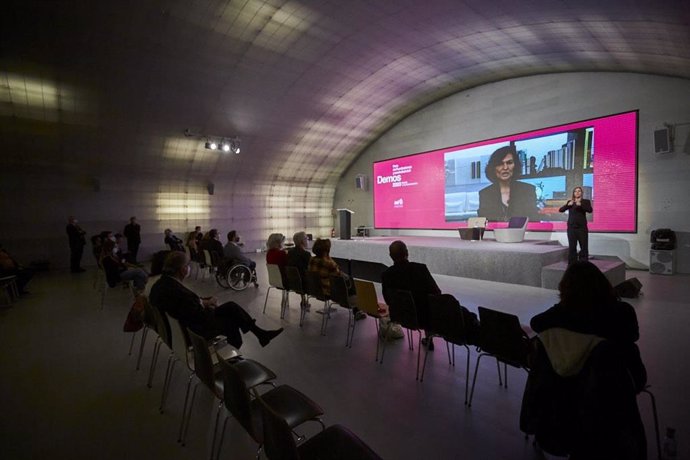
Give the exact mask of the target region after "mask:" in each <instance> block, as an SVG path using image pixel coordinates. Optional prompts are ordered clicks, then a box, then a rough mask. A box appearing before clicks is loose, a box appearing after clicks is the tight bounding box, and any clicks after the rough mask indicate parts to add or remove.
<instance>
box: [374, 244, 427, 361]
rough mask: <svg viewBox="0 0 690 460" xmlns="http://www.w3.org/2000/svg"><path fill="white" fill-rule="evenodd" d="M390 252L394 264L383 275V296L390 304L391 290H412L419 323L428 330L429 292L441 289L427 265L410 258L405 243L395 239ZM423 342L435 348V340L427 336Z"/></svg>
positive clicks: (389, 249) (389, 248)
mask: <svg viewBox="0 0 690 460" xmlns="http://www.w3.org/2000/svg"><path fill="white" fill-rule="evenodd" d="M388 253H389V255H390V257H391V259H393V265H392V266H390V267H388V268H387V269H386V271H384V272H383V274H382V275H381V284H382V289H383V298H384V299H385V300H386V303H387V304H388V305H390V304H391V290H394V289H400V290H406V291H410V292H411V293H412V298H413V299H414V303H415V307H417V318H418V321H419V325H420V327H421V328H422V329H425V330H426V328H427V327H428V325H429V294H441V289H439V287H438V285H437V284H436V280H434V278H433V277H432V276H431V273H430V272H429V269H428V268H427V266H426V265H424V264H420V263H417V262H410V261H409V260H408V257H409V253H408V251H407V246H406V245H405V243H403V242H402V241H400V240H397V241H393V242H392V243H391V245H390V246H389V247H388ZM423 343H424V344H427V345H428V347H429V350H433V349H434V344H433V342H431V341H429V340H428V339H427V338H425V339H424V341H423Z"/></svg>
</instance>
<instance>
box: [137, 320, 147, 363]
mask: <svg viewBox="0 0 690 460" xmlns="http://www.w3.org/2000/svg"><path fill="white" fill-rule="evenodd" d="M148 333H149V327H148V326H147V325H144V330H143V331H142V332H141V343H140V344H139V356H137V367H136V370H137V371H138V370H139V368H140V367H141V355H143V354H144V344H145V343H146V337H147V336H148Z"/></svg>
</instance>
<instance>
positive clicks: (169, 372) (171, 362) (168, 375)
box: [158, 352, 177, 414]
mask: <svg viewBox="0 0 690 460" xmlns="http://www.w3.org/2000/svg"><path fill="white" fill-rule="evenodd" d="M175 364H177V358H176V356H175V354H174V353H172V352H171V353H170V356H169V357H168V366H167V367H166V369H165V380H163V390H162V392H161V405H160V407H159V408H158V412H160V413H161V414H162V413H163V410H164V409H165V402H166V401H167V400H168V392H169V391H170V382H171V381H172V376H173V371H174V370H175Z"/></svg>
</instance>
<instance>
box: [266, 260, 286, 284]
mask: <svg viewBox="0 0 690 460" xmlns="http://www.w3.org/2000/svg"><path fill="white" fill-rule="evenodd" d="M266 270H268V284H269V285H270V286H272V287H274V288H278V289H285V286H283V277H282V275H281V274H280V267H279V266H278V265H276V264H266Z"/></svg>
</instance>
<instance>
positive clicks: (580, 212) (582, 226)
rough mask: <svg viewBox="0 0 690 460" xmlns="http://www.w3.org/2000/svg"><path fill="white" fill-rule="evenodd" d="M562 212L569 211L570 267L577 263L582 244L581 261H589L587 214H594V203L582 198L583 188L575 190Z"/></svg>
mask: <svg viewBox="0 0 690 460" xmlns="http://www.w3.org/2000/svg"><path fill="white" fill-rule="evenodd" d="M559 211H560V212H566V211H568V265H571V264H572V263H573V262H575V261H577V259H578V255H577V244H578V243H580V260H587V259H589V250H588V239H589V231H588V230H587V213H588V212H592V202H591V201H589V200H587V199H584V198H582V187H580V186H579V185H578V186H577V187H575V188H574V189H573V195H572V197H571V198H570V199H569V200H568V202H567V203H566V204H564V205H563V206H561V208H560V209H559Z"/></svg>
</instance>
